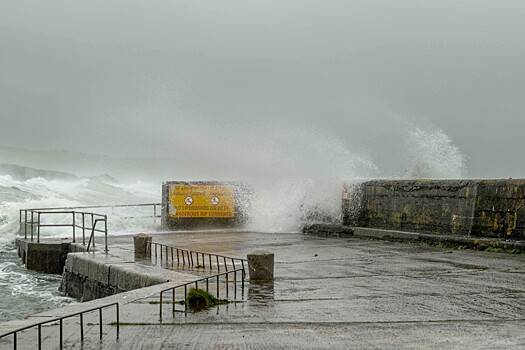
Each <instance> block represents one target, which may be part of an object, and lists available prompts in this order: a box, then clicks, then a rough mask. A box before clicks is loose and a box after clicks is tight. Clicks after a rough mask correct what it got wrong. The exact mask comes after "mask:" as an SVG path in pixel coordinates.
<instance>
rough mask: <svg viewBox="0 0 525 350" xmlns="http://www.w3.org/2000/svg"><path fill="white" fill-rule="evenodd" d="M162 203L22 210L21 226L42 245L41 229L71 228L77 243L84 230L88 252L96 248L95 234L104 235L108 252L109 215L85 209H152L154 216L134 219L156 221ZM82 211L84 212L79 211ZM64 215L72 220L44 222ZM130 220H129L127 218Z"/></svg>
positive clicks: (25, 235)
mask: <svg viewBox="0 0 525 350" xmlns="http://www.w3.org/2000/svg"><path fill="white" fill-rule="evenodd" d="M160 205H161V204H160V203H141V204H119V205H96V206H81V207H62V208H34V209H20V226H21V230H23V232H24V238H25V239H28V237H29V238H30V239H31V241H33V240H34V239H35V236H36V241H37V242H38V243H40V229H41V228H43V227H70V228H71V231H72V241H73V243H76V241H77V229H80V230H82V245H84V246H85V245H86V231H87V232H88V233H89V232H90V235H89V236H88V239H89V243H88V248H87V250H88V251H89V249H90V247H91V242H92V243H93V244H92V245H93V247H94V246H95V238H94V234H95V232H100V233H104V245H105V249H104V250H105V252H106V253H107V252H108V240H107V236H108V220H107V215H105V214H100V213H94V212H87V211H84V209H102V208H107V209H112V210H113V209H115V208H140V207H152V209H153V215H146V216H133V218H142V217H148V218H149V217H153V218H154V219H156V218H159V217H160V214H159V210H158V209H159V207H160ZM78 209H82V210H78ZM54 215H63V216H70V219H65V221H62V222H60V223H45V221H43V220H42V218H43V217H44V216H54ZM125 219H126V218H125ZM127 219H129V218H127ZM98 223H103V224H104V227H103V228H97V224H98Z"/></svg>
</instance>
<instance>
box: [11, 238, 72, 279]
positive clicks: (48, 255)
mask: <svg viewBox="0 0 525 350" xmlns="http://www.w3.org/2000/svg"><path fill="white" fill-rule="evenodd" d="M16 249H17V252H18V256H19V257H20V258H21V259H22V262H23V263H24V264H25V265H26V268H27V269H28V270H33V271H37V272H44V273H52V274H62V271H63V270H64V265H65V262H66V257H67V254H68V253H69V252H70V242H68V241H65V240H64V241H60V240H46V241H42V242H40V243H37V242H36V241H33V242H32V241H31V240H28V239H17V240H16Z"/></svg>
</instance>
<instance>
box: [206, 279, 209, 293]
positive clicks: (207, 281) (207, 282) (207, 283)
mask: <svg viewBox="0 0 525 350" xmlns="http://www.w3.org/2000/svg"><path fill="white" fill-rule="evenodd" d="M208 285H209V280H208V278H206V293H208Z"/></svg>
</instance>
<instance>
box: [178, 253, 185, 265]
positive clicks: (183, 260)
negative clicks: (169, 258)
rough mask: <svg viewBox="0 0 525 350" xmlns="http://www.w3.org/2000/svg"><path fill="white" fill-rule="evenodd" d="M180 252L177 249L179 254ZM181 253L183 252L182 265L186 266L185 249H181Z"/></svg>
mask: <svg viewBox="0 0 525 350" xmlns="http://www.w3.org/2000/svg"><path fill="white" fill-rule="evenodd" d="M178 254H179V252H178V250H177V255H178ZM181 254H182V266H186V258H184V250H181Z"/></svg>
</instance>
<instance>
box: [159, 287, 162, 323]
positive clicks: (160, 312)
mask: <svg viewBox="0 0 525 350" xmlns="http://www.w3.org/2000/svg"><path fill="white" fill-rule="evenodd" d="M159 316H160V322H162V291H160V303H159Z"/></svg>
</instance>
